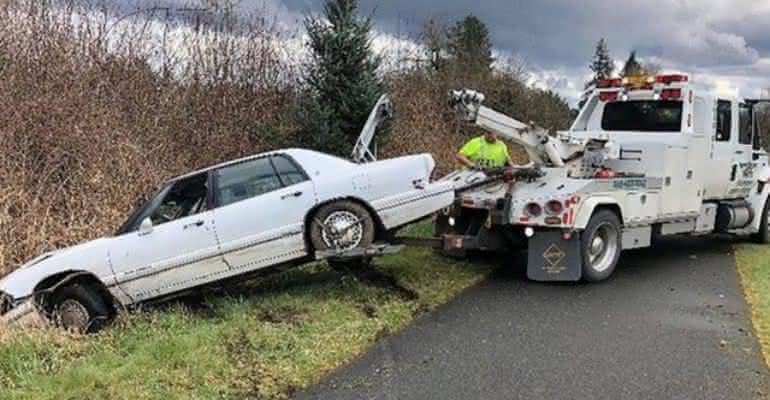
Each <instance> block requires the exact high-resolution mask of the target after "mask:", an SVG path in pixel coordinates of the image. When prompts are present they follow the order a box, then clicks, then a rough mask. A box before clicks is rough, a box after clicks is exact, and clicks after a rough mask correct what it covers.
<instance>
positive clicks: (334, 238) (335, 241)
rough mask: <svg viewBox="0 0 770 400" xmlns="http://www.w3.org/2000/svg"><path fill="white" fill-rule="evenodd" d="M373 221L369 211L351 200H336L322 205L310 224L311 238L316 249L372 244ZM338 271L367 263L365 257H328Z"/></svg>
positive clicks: (331, 264) (341, 249)
mask: <svg viewBox="0 0 770 400" xmlns="http://www.w3.org/2000/svg"><path fill="white" fill-rule="evenodd" d="M374 238H375V224H374V220H373V219H372V216H371V214H369V211H368V210H367V209H366V208H364V207H363V206H361V205H360V204H358V203H354V202H352V201H336V202H334V203H330V204H327V205H325V206H322V207H321V208H320V209H319V210H318V212H317V213H316V214H315V216H314V217H313V220H312V222H311V223H310V241H311V244H312V245H313V248H314V249H315V250H316V251H326V250H338V251H345V250H352V249H357V248H366V247H368V246H369V245H371V244H372V243H374ZM327 262H328V263H329V266H330V267H332V269H334V270H337V271H347V270H350V269H351V268H358V267H362V266H366V265H367V264H368V263H369V259H368V258H346V259H341V258H330V259H328V260H327Z"/></svg>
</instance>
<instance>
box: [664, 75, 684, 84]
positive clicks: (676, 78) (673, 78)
mask: <svg viewBox="0 0 770 400" xmlns="http://www.w3.org/2000/svg"><path fill="white" fill-rule="evenodd" d="M689 79H690V78H689V77H688V76H687V75H658V76H657V78H656V79H655V81H656V82H657V83H662V84H664V85H669V84H671V83H673V82H687V81H688V80H689Z"/></svg>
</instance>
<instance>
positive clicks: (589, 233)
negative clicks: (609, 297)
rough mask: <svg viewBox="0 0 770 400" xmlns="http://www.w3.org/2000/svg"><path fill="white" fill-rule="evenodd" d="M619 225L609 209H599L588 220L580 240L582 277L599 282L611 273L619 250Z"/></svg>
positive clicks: (618, 255)
mask: <svg viewBox="0 0 770 400" xmlns="http://www.w3.org/2000/svg"><path fill="white" fill-rule="evenodd" d="M621 234H622V231H621V226H620V219H619V218H618V216H617V215H616V214H615V213H614V212H612V211H610V210H599V211H597V212H596V213H595V214H594V215H593V216H592V217H591V220H590V221H589V222H588V226H586V229H585V230H584V231H583V233H582V235H581V238H580V239H581V240H580V242H581V243H580V246H581V255H582V257H583V260H582V261H583V279H585V280H586V281H588V282H600V281H603V280H605V279H607V278H609V277H610V275H612V273H613V272H614V271H615V267H616V266H617V264H618V259H619V258H620V252H621V243H622V242H621V238H622V237H621Z"/></svg>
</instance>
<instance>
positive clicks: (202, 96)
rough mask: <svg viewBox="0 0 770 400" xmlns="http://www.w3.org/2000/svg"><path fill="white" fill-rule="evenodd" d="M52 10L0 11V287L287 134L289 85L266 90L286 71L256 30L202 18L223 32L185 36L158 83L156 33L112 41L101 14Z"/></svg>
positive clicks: (117, 35)
mask: <svg viewBox="0 0 770 400" xmlns="http://www.w3.org/2000/svg"><path fill="white" fill-rule="evenodd" d="M57 4H58V5H56V6H54V5H52V4H49V3H41V2H40V1H35V0H29V1H8V2H5V3H4V4H3V6H2V8H0V17H1V18H2V19H3V21H7V22H8V23H7V24H4V25H2V26H0V107H2V109H3V110H6V112H4V113H2V114H0V168H2V169H3V171H4V174H3V175H2V176H0V187H2V188H3V189H2V192H0V201H2V204H0V266H3V267H5V268H6V269H5V270H2V269H0V275H3V274H4V273H7V272H9V270H8V268H10V267H11V266H13V265H17V264H19V263H20V262H22V261H24V260H25V259H27V258H29V257H30V256H32V255H34V254H37V253H40V252H43V251H45V250H50V249H54V248H58V247H62V246H65V245H70V244H73V243H76V242H79V241H82V240H86V239H91V238H93V237H94V236H97V235H99V234H108V233H110V232H111V231H112V230H113V229H115V228H116V227H117V226H118V225H119V224H120V222H121V221H122V219H123V218H124V217H125V216H126V215H127V213H128V212H129V211H130V209H131V208H132V207H133V205H134V203H135V200H136V199H137V198H139V197H140V196H141V195H143V194H146V193H148V192H151V191H152V190H154V188H155V187H157V186H158V185H159V184H160V183H161V182H162V181H163V180H165V179H167V178H169V177H171V176H173V175H175V174H178V173H182V172H185V171H188V170H190V169H193V168H197V167H201V166H204V165H207V164H211V163H215V162H219V161H223V160H226V159H230V158H233V157H237V156H242V155H246V154H251V153H255V152H258V151H262V150H265V149H269V148H272V147H275V146H280V145H282V144H283V143H282V140H281V138H285V137H287V136H289V134H288V133H289V132H291V131H293V129H294V128H293V126H294V121H293V120H292V118H291V116H290V114H289V113H287V112H286V110H287V109H290V108H291V104H292V103H293V102H294V97H295V94H294V89H293V85H292V84H291V82H289V81H287V80H286V79H279V76H289V75H291V74H293V72H291V71H286V70H284V68H288V67H287V66H285V65H284V63H282V62H281V60H280V58H279V56H278V54H277V53H276V51H275V49H276V46H274V39H273V38H275V35H276V33H275V32H272V31H270V29H271V27H270V25H269V24H267V23H266V22H265V21H264V20H262V21H260V20H254V21H249V23H248V24H239V25H237V28H236V24H235V23H234V22H233V20H232V19H233V18H234V17H233V16H232V14H226V13H225V14H221V15H219V16H218V17H217V16H216V15H215V16H214V17H213V18H222V19H224V20H227V21H230V22H227V23H225V24H224V25H222V24H219V25H217V26H218V27H219V28H217V30H216V32H212V31H204V30H200V31H198V32H191V33H189V34H187V35H186V36H185V37H184V41H185V42H184V46H185V47H184V48H185V49H187V50H185V51H190V50H189V49H192V50H193V51H192V54H193V55H194V56H193V57H190V58H189V60H188V61H187V64H186V67H185V68H184V69H183V70H180V71H177V72H175V73H177V74H178V76H174V77H171V76H168V75H164V73H162V71H163V69H164V68H166V67H168V65H164V64H163V63H166V62H168V63H169V65H174V66H176V65H177V62H176V61H173V62H172V61H169V60H172V59H170V58H162V59H161V63H160V64H159V63H158V59H157V58H156V57H155V56H156V55H157V54H158V52H166V54H170V53H172V52H171V51H169V49H162V48H158V47H157V44H156V45H153V44H152V43H151V41H152V35H153V34H152V32H151V31H150V29H152V28H151V26H152V24H155V23H156V22H149V23H148V24H144V25H143V24H131V25H127V26H130V28H127V27H126V28H121V27H120V22H116V20H115V19H114V18H112V17H110V16H109V14H108V13H107V11H106V10H104V9H100V8H94V7H90V8H88V9H87V10H84V9H82V8H78V6H76V5H75V4H74V3H57ZM62 5H64V6H62ZM222 26H224V28H223V29H222ZM143 29H145V30H144V31H143ZM235 29H238V30H239V32H238V35H237V37H238V39H237V40H238V41H239V42H238V43H235V42H234V40H236V39H232V38H233V37H236V35H228V34H227V32H228V31H234V30H235ZM178 49H179V48H176V50H177V51H178ZM204 78H205V79H204ZM0 268H2V267H0Z"/></svg>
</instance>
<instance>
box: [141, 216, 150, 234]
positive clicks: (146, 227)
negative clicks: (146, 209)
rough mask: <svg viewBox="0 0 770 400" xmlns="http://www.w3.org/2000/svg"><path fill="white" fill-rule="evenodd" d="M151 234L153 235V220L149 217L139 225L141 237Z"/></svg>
mask: <svg viewBox="0 0 770 400" xmlns="http://www.w3.org/2000/svg"><path fill="white" fill-rule="evenodd" d="M150 233H152V219H151V218H150V217H147V218H145V219H143V220H142V223H141V224H140V225H139V236H143V235H149V234H150Z"/></svg>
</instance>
